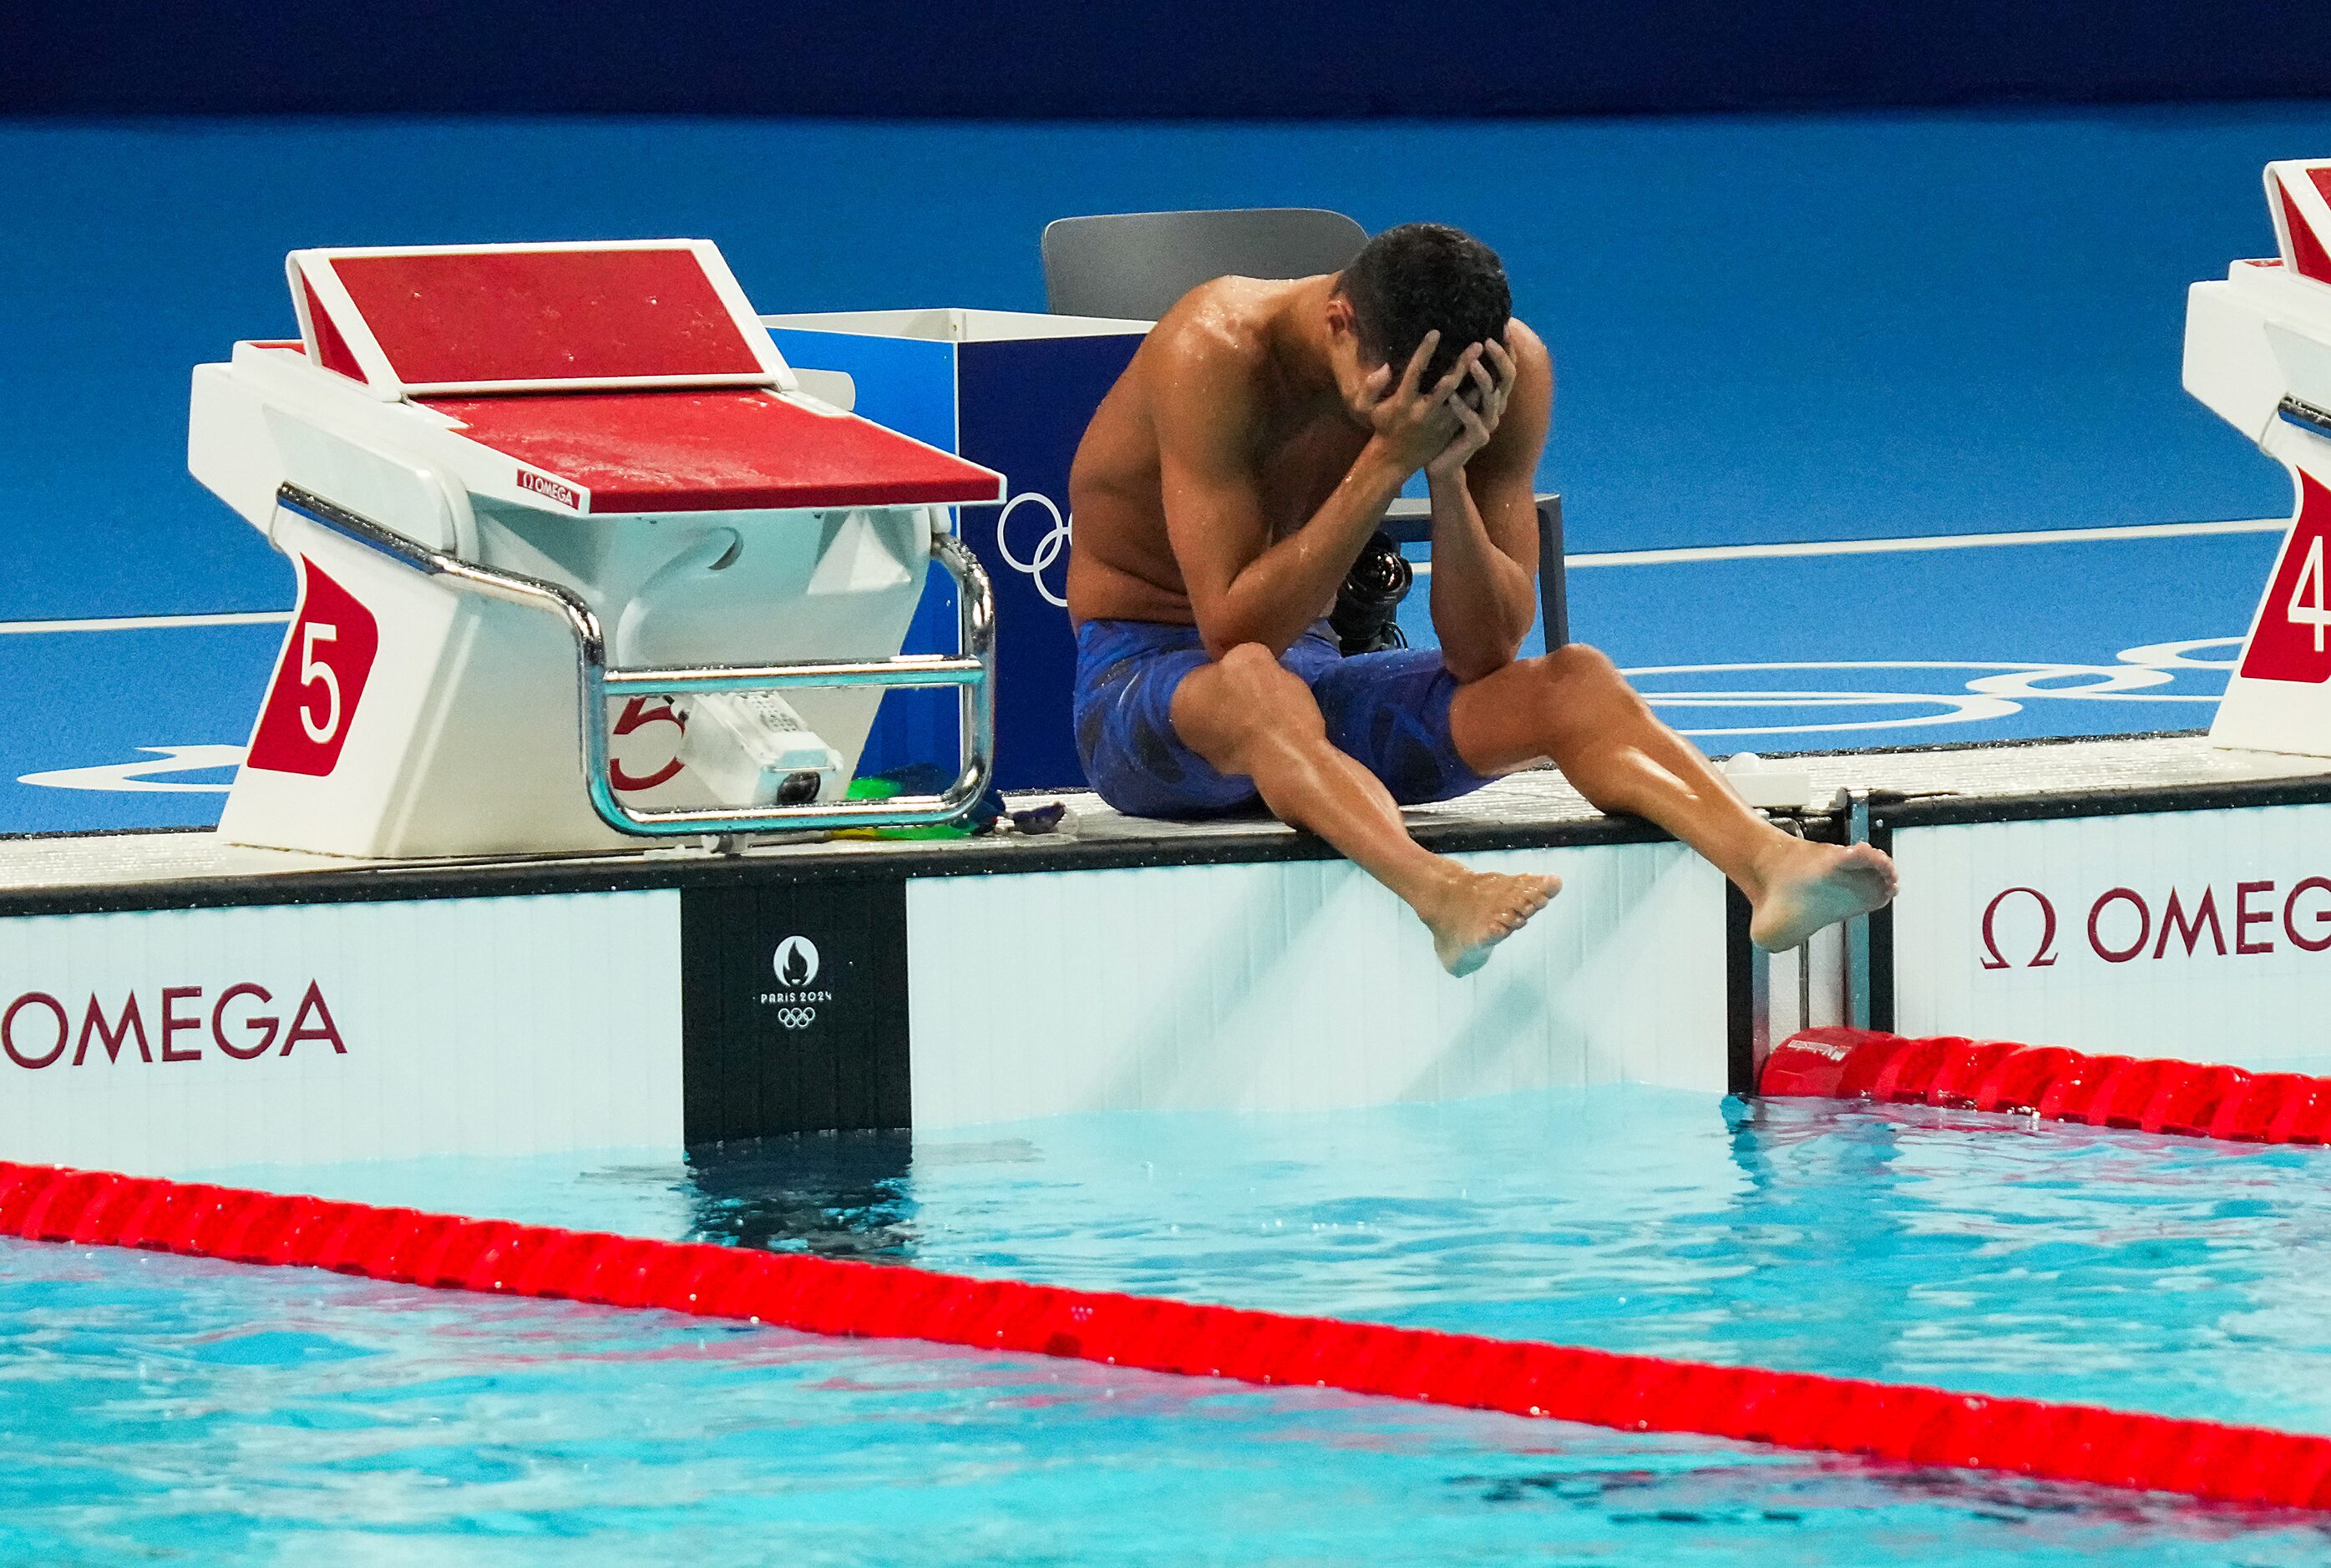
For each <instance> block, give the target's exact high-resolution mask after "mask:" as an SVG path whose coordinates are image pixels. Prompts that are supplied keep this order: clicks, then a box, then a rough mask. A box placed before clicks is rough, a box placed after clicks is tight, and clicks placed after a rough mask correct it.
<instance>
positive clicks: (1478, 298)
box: [1336, 223, 1514, 386]
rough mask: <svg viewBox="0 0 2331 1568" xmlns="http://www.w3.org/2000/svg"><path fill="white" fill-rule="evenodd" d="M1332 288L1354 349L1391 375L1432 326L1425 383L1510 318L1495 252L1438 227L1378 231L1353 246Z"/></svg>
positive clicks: (1509, 299)
mask: <svg viewBox="0 0 2331 1568" xmlns="http://www.w3.org/2000/svg"><path fill="white" fill-rule="evenodd" d="M1336 287H1337V292H1338V293H1340V294H1342V295H1343V296H1344V297H1345V298H1346V299H1349V300H1350V301H1351V302H1352V316H1353V318H1354V321H1355V324H1356V326H1357V328H1358V329H1359V336H1360V347H1361V348H1362V349H1363V350H1364V351H1365V353H1366V354H1367V355H1368V356H1370V357H1371V358H1374V359H1377V360H1381V361H1383V362H1384V364H1387V365H1390V366H1392V367H1393V368H1394V370H1395V371H1397V370H1402V369H1404V368H1406V367H1407V365H1408V361H1409V356H1411V355H1413V354H1414V353H1415V352H1416V346H1417V345H1418V344H1420V343H1422V342H1423V341H1424V335H1425V334H1426V333H1428V332H1431V331H1432V330H1433V329H1435V328H1439V330H1440V333H1441V341H1440V343H1439V344H1438V345H1437V346H1436V347H1434V348H1433V351H1432V360H1431V361H1430V363H1428V364H1427V366H1425V372H1424V385H1428V386H1429V385H1432V383H1433V382H1435V381H1437V380H1439V379H1440V378H1441V376H1443V375H1447V374H1448V373H1449V367H1450V366H1451V365H1454V364H1455V363H1456V362H1457V356H1459V355H1460V354H1462V353H1464V352H1465V350H1466V349H1468V348H1470V347H1472V346H1473V345H1474V344H1476V343H1481V342H1486V341H1487V340H1488V339H1489V338H1492V337H1501V336H1502V335H1503V334H1504V332H1505V330H1506V323H1507V322H1508V321H1509V320H1511V319H1512V318H1513V314H1514V296H1513V291H1512V290H1510V289H1508V287H1507V286H1506V269H1505V266H1504V265H1503V263H1501V262H1500V261H1498V253H1497V252H1495V251H1492V250H1491V249H1489V246H1487V245H1485V244H1483V243H1481V242H1480V241H1479V240H1477V239H1475V238H1473V236H1472V235H1470V234H1469V233H1465V232H1464V231H1463V230H1461V229H1452V228H1451V227H1450V226H1449V225H1448V224H1446V223H1403V224H1401V225H1400V226H1399V227H1398V228H1396V229H1386V230H1385V231H1384V233H1381V234H1378V235H1377V236H1376V237H1375V239H1373V240H1370V241H1369V242H1367V243H1366V244H1365V245H1363V246H1361V247H1360V253H1359V254H1358V255H1356V256H1355V257H1353V258H1352V261H1351V265H1349V266H1347V267H1346V268H1345V269H1344V271H1343V275H1342V277H1341V278H1340V279H1338V280H1337V286H1336Z"/></svg>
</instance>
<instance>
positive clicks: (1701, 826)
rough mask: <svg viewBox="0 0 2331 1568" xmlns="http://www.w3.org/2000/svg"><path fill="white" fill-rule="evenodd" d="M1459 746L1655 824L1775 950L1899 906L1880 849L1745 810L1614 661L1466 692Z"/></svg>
mask: <svg viewBox="0 0 2331 1568" xmlns="http://www.w3.org/2000/svg"><path fill="white" fill-rule="evenodd" d="M1449 727H1450V732H1451V739H1453V740H1454V741H1455V742H1456V745H1457V751H1458V755H1460V756H1462V757H1463V758H1464V759H1465V761H1466V763H1467V764H1468V765H1470V766H1471V767H1472V768H1473V769H1474V770H1475V771H1477V772H1479V773H1483V774H1501V773H1510V772H1512V771H1513V770H1515V769H1516V768H1521V767H1527V766H1528V765H1531V764H1532V763H1535V762H1537V761H1539V760H1541V759H1546V758H1551V759H1552V760H1553V762H1554V765H1556V767H1558V768H1560V769H1561V770H1562V773H1563V776H1564V777H1565V778H1567V779H1568V780H1569V781H1570V782H1571V784H1572V785H1573V786H1575V788H1576V789H1577V791H1578V793H1579V794H1583V795H1584V796H1585V797H1586V798H1587V799H1588V800H1589V801H1590V802H1592V803H1594V805H1595V806H1597V807H1598V808H1600V809H1601V810H1603V811H1606V812H1623V813H1628V814H1629V815H1632V816H1639V817H1646V818H1649V819H1650V820H1651V821H1652V822H1657V823H1658V824H1659V825H1660V827H1663V828H1665V829H1666V830H1667V831H1668V832H1671V833H1673V834H1674V835H1675V836H1676V837H1677V838H1679V839H1681V840H1682V841H1684V842H1686V843H1688V844H1689V845H1690V846H1691V847H1692V848H1693V849H1695V850H1698V851H1699V852H1700V853H1701V854H1703V855H1705V856H1707V857H1708V860H1711V861H1713V862H1714V863H1715V865H1716V867H1717V870H1720V871H1722V872H1723V873H1724V874H1725V875H1726V876H1727V877H1729V878H1731V879H1732V881H1733V884H1734V886H1736V887H1737V888H1738V889H1740V890H1741V891H1742V892H1743V893H1745V894H1746V895H1747V896H1748V901H1749V903H1750V905H1751V906H1752V908H1753V910H1754V913H1753V914H1752V916H1751V917H1750V920H1749V927H1748V932H1749V935H1750V936H1752V937H1753V938H1754V939H1755V942H1756V944H1757V945H1758V946H1761V947H1765V948H1766V949H1768V950H1771V951H1774V952H1779V951H1782V950H1783V949H1785V948H1790V947H1793V946H1796V945H1797V944H1798V943H1800V942H1803V940H1804V939H1805V938H1806V937H1808V936H1812V934H1813V933H1814V932H1816V931H1818V930H1820V929H1821V928H1822V927H1824V926H1827V925H1830V924H1831V923H1832V922H1834V921H1838V920H1842V919H1845V918H1847V917H1850V916H1854V915H1864V914H1867V913H1869V912H1870V910H1872V909H1875V908H1879V907H1880V906H1881V905H1883V904H1885V903H1886V902H1887V901H1889V899H1891V898H1893V897H1894V889H1895V881H1894V862H1893V861H1892V860H1889V859H1887V857H1886V856H1885V855H1884V854H1883V853H1881V852H1880V851H1878V850H1875V849H1873V848H1871V847H1870V845H1868V844H1855V845H1851V846H1850V847H1841V846H1839V845H1836V844H1815V843H1809V842H1807V841H1804V840H1803V839H1800V838H1797V837H1794V836H1793V835H1792V834H1789V833H1784V832H1781V831H1780V830H1779V829H1778V828H1776V827H1774V826H1773V824H1772V823H1770V822H1766V821H1765V819H1764V818H1763V817H1761V816H1759V815H1757V814H1756V813H1755V812H1753V811H1751V810H1750V809H1749V808H1748V807H1747V806H1746V804H1744V803H1742V801H1741V799H1740V797H1739V796H1738V795H1736V794H1734V793H1733V792H1732V786H1731V785H1730V784H1727V783H1726V782H1725V780H1724V775H1723V774H1720V773H1718V772H1717V771H1716V769H1715V768H1714V767H1713V766H1712V765H1709V763H1708V759H1707V758H1706V757H1705V756H1702V755H1700V754H1699V751H1698V747H1696V746H1693V745H1692V744H1691V743H1690V742H1689V741H1688V740H1686V739H1684V738H1683V737H1682V736H1679V735H1678V734H1676V732H1675V731H1674V730H1672V729H1670V728H1669V727H1667V726H1666V725H1664V724H1661V723H1660V721H1659V720H1658V719H1657V718H1656V717H1653V716H1652V714H1651V708H1649V707H1648V706H1647V705H1646V704H1645V703H1644V701H1643V699H1642V698H1641V697H1639V696H1637V695H1636V694H1635V690H1634V689H1633V688H1632V687H1631V686H1629V685H1628V684H1627V682H1626V680H1625V679H1624V678H1623V677H1622V676H1621V675H1620V673H1619V671H1618V670H1616V669H1614V668H1613V665H1612V663H1611V661H1610V660H1608V659H1605V658H1604V657H1603V655H1602V654H1600V653H1598V652H1596V651H1594V649H1592V648H1588V647H1585V646H1584V645H1583V644H1580V643H1575V642H1574V643H1571V644H1570V645H1568V646H1567V647H1564V648H1559V649H1556V651H1554V652H1552V653H1549V654H1547V655H1546V656H1545V657H1544V658H1540V659H1521V660H1515V661H1514V662H1513V663H1511V664H1508V665H1507V666H1506V667H1505V668H1504V669H1503V670H1498V671H1497V672H1496V673H1495V674H1492V675H1488V676H1485V677H1483V678H1482V679H1479V680H1476V681H1474V682H1472V683H1471V684H1470V685H1467V686H1464V687H1460V689H1458V692H1457V695H1456V698H1454V700H1452V701H1451V704H1450V708H1449Z"/></svg>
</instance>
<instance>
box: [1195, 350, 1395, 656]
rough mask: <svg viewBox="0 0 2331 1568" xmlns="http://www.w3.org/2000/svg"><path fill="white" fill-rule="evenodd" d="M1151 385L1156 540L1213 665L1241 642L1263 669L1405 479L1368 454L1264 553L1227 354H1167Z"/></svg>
mask: <svg viewBox="0 0 2331 1568" xmlns="http://www.w3.org/2000/svg"><path fill="white" fill-rule="evenodd" d="M1154 374H1156V376H1157V385H1161V386H1163V387H1164V388H1166V390H1165V391H1164V392H1162V393H1161V394H1159V396H1158V401H1157V414H1156V419H1157V455H1158V466H1159V470H1160V477H1161V479H1162V481H1163V486H1164V491H1165V504H1166V536H1167V537H1168V539H1169V540H1170V541H1171V543H1172V545H1173V546H1174V559H1175V563H1176V564H1177V565H1179V566H1180V567H1181V568H1182V580H1183V583H1184V584H1185V586H1186V587H1187V589H1188V590H1189V594H1190V610H1191V613H1192V614H1193V615H1194V617H1195V618H1196V620H1197V622H1198V634H1199V636H1201V637H1202V638H1204V641H1205V644H1206V651H1207V653H1208V654H1210V655H1211V656H1213V658H1216V659H1220V658H1221V657H1223V654H1225V653H1227V652H1229V651H1231V650H1232V649H1233V648H1235V647H1237V646H1238V645H1239V644H1240V643H1242V642H1259V643H1261V644H1262V646H1264V647H1265V648H1268V649H1269V650H1270V651H1271V654H1272V656H1273V657H1276V656H1278V655H1280V654H1282V653H1284V652H1286V651H1287V650H1288V649H1289V647H1291V646H1293V644H1294V642H1295V640H1296V639H1297V638H1299V637H1300V636H1302V635H1303V632H1304V630H1305V629H1306V628H1307V627H1308V626H1309V625H1310V624H1311V622H1314V621H1316V620H1318V617H1319V613H1320V611H1321V610H1322V609H1323V608H1324V607H1325V606H1326V605H1327V603H1329V602H1330V601H1332V600H1333V599H1334V598H1335V596H1336V590H1337V587H1338V586H1340V585H1341V584H1342V583H1343V581H1344V577H1345V575H1346V573H1348V572H1349V571H1350V570H1351V569H1352V562H1353V561H1354V560H1356V558H1357V557H1358V556H1359V553H1360V546H1362V545H1364V544H1365V543H1366V542H1367V538H1368V536H1369V535H1370V534H1372V533H1374V532H1375V530H1376V528H1377V527H1378V526H1379V525H1380V524H1381V523H1382V522H1383V520H1384V508H1386V507H1388V506H1390V505H1391V504H1392V501H1393V498H1394V497H1395V496H1397V495H1399V494H1400V487H1401V484H1402V481H1403V480H1405V479H1406V477H1407V474H1406V472H1405V470H1402V469H1401V468H1400V467H1399V465H1398V463H1397V461H1395V460H1394V459H1393V458H1391V457H1390V456H1388V455H1387V454H1385V453H1384V452H1383V451H1378V450H1377V448H1378V443H1376V442H1370V443H1369V446H1368V448H1367V450H1366V451H1363V452H1362V453H1361V455H1360V459H1359V461H1356V462H1355V463H1354V464H1353V465H1352V468H1351V471H1350V472H1349V473H1347V474H1346V475H1345V476H1344V481H1343V483H1341V484H1339V485H1337V487H1336V490H1335V493H1334V494H1332V495H1330V496H1329V497H1328V498H1327V501H1326V503H1325V504H1324V505H1322V506H1321V507H1320V508H1319V509H1318V511H1317V512H1316V513H1314V514H1313V515H1312V517H1311V519H1310V521H1309V522H1308V524H1306V525H1305V526H1304V527H1300V528H1298V529H1297V530H1296V531H1295V532H1293V533H1292V534H1289V536H1288V537H1285V538H1283V539H1280V541H1279V542H1278V543H1276V544H1273V543H1272V542H1271V538H1270V518H1269V514H1268V513H1267V511H1266V510H1265V508H1264V506H1263V499H1262V491H1261V483H1260V481H1259V478H1258V476H1257V475H1256V473H1255V471H1254V466H1253V461H1252V459H1251V456H1250V455H1249V454H1250V453H1251V450H1252V444H1253V439H1254V438H1253V431H1254V424H1255V421H1256V420H1257V418H1258V417H1259V415H1260V410H1259V409H1258V407H1257V406H1256V397H1255V394H1254V392H1253V390H1252V381H1251V372H1250V371H1249V369H1248V368H1247V366H1245V364H1244V363H1243V362H1242V361H1241V360H1240V359H1239V358H1238V357H1237V356H1235V354H1234V352H1233V351H1231V350H1228V349H1224V348H1222V347H1216V346H1214V345H1212V344H1207V343H1199V344H1195V345H1187V346H1185V345H1178V344H1177V345H1174V346H1172V347H1170V348H1169V349H1168V350H1167V352H1166V353H1165V354H1163V355H1161V356H1160V362H1159V363H1158V364H1157V365H1156V367H1155V370H1154Z"/></svg>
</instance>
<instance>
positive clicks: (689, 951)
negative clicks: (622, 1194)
mask: <svg viewBox="0 0 2331 1568" xmlns="http://www.w3.org/2000/svg"><path fill="white" fill-rule="evenodd" d="M680 974H681V988H682V993H681V1018H682V1026H683V1029H684V1031H685V1033H684V1045H683V1048H682V1052H683V1063H684V1073H685V1118H686V1135H687V1139H688V1142H689V1144H690V1146H694V1145H699V1144H707V1143H718V1142H721V1141H724V1140H727V1139H730V1138H756V1137H766V1136H770V1135H772V1134H776V1133H796V1132H823V1131H827V1130H836V1131H849V1130H856V1129H861V1128H869V1127H903V1126H906V1125H907V1123H908V1108H909V1101H908V1079H907V886H906V883H905V881H904V880H903V879H896V878H884V879H864V880H860V879H847V880H844V879H823V878H821V879H816V880H813V881H805V882H776V881H759V882H754V883H750V884H745V885H730V886H718V887H697V888H689V889H685V890H683V891H682V893H681V895H680Z"/></svg>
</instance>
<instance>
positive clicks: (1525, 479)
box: [1425, 321, 1554, 681]
mask: <svg viewBox="0 0 2331 1568" xmlns="http://www.w3.org/2000/svg"><path fill="white" fill-rule="evenodd" d="M1507 343H1508V348H1509V351H1510V355H1511V365H1512V375H1511V377H1510V380H1511V386H1510V388H1509V389H1508V391H1507V393H1506V395H1505V401H1504V406H1503V409H1502V412H1501V413H1499V415H1498V419H1497V420H1496V422H1495V423H1494V425H1493V426H1492V427H1491V430H1490V433H1489V441H1488V443H1487V444H1486V445H1484V446H1482V447H1481V448H1480V449H1479V451H1474V452H1472V453H1471V454H1470V456H1468V457H1467V458H1466V459H1465V461H1463V462H1462V463H1461V464H1460V465H1458V466H1456V467H1455V468H1454V469H1453V470H1451V469H1449V468H1446V467H1444V466H1442V465H1440V464H1434V465H1431V466H1428V468H1427V469H1426V470H1425V479H1426V482H1427V484H1428V485H1429V486H1430V487H1431V489H1432V600H1431V604H1432V630H1433V633H1434V635H1435V636H1436V637H1438V638H1439V640H1440V642H1441V662H1442V663H1444V664H1446V665H1447V666H1448V667H1449V672H1450V673H1451V675H1454V676H1455V677H1456V678H1457V679H1459V680H1460V681H1471V680H1479V679H1481V678H1482V677H1484V676H1487V675H1493V674H1495V673H1496V672H1497V671H1498V670H1502V669H1504V668H1505V667H1506V666H1507V665H1508V664H1510V663H1512V662H1513V660H1514V655H1515V654H1517V653H1518V652H1519V651H1521V645H1522V639H1524V638H1525V637H1527V636H1528V635H1529V629H1530V623H1531V622H1533V621H1535V620H1536V619H1537V566H1538V559H1537V556H1538V548H1537V544H1538V540H1537V462H1538V455H1539V453H1540V452H1542V451H1544V450H1545V448H1546V428H1547V425H1548V423H1550V422H1551V420H1552V417H1553V410H1554V366H1553V362H1552V361H1551V360H1550V359H1549V358H1548V356H1547V355H1546V346H1545V345H1544V344H1543V343H1540V342H1539V341H1538V338H1537V334H1535V333H1533V332H1532V331H1530V329H1529V328H1527V327H1525V326H1523V325H1522V324H1521V323H1520V322H1518V321H1517V322H1515V323H1514V324H1513V326H1512V328H1511V329H1510V330H1509V331H1508V336H1507ZM1489 365H1490V369H1491V373H1492V375H1495V373H1496V366H1495V356H1490V361H1489Z"/></svg>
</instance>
